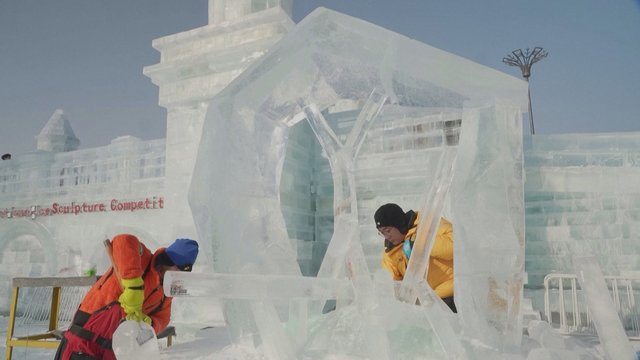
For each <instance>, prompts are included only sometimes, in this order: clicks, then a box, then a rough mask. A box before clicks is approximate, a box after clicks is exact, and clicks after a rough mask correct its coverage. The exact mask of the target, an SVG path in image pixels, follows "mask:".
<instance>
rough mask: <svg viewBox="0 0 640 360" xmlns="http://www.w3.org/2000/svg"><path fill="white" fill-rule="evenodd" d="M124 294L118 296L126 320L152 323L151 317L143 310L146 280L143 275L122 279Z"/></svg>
mask: <svg viewBox="0 0 640 360" xmlns="http://www.w3.org/2000/svg"><path fill="white" fill-rule="evenodd" d="M122 289H123V291H122V294H120V297H119V298H118V301H119V302H120V306H121V307H122V310H124V312H125V314H126V316H125V319H126V320H134V321H144V322H146V323H147V324H149V325H151V318H150V317H148V316H147V315H145V314H144V313H143V312H142V304H143V303H144V280H142V278H141V277H137V278H133V279H122Z"/></svg>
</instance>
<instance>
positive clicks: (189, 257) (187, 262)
mask: <svg viewBox="0 0 640 360" xmlns="http://www.w3.org/2000/svg"><path fill="white" fill-rule="evenodd" d="M165 251H166V253H167V256H169V259H171V261H173V263H174V264H175V265H176V266H177V267H178V268H179V269H180V270H182V271H191V268H192V267H193V264H194V263H195V262H196V258H197V257H198V243H197V242H196V241H195V240H191V239H176V241H174V242H173V244H171V245H169V247H168V248H167V249H166V250H165Z"/></svg>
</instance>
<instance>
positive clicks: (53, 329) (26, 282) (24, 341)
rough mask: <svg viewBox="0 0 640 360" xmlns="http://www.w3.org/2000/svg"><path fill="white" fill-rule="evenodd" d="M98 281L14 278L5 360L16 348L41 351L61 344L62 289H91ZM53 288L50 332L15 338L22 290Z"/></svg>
mask: <svg viewBox="0 0 640 360" xmlns="http://www.w3.org/2000/svg"><path fill="white" fill-rule="evenodd" d="M96 280H97V277H95V276H82V277H42V278H14V279H13V289H12V291H11V305H10V308H9V321H8V324H7V344H6V347H7V348H6V353H5V360H11V356H12V353H13V348H14V347H28V348H40V349H55V348H57V347H58V345H59V344H60V340H59V339H58V337H57V336H56V335H58V334H57V333H59V330H58V316H59V311H60V299H61V289H62V288H63V287H90V286H91V285H93V284H94V283H95V282H96ZM37 287H51V288H52V292H51V303H50V305H49V326H48V331H47V332H45V333H41V334H34V335H28V336H22V337H13V334H14V330H15V323H16V314H17V310H18V298H19V294H20V288H37ZM77 305H79V304H77Z"/></svg>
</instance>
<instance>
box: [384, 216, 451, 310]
mask: <svg viewBox="0 0 640 360" xmlns="http://www.w3.org/2000/svg"><path fill="white" fill-rule="evenodd" d="M374 220H375V222H376V228H377V229H378V232H379V233H380V235H382V236H384V247H385V250H384V253H383V254H382V266H383V267H384V268H385V269H387V270H388V271H389V272H391V275H392V276H393V279H394V280H396V281H399V280H402V279H403V278H404V274H405V271H406V270H407V265H408V264H409V257H410V256H411V249H412V248H413V243H414V241H415V238H416V234H417V232H418V231H417V230H418V223H419V214H418V213H416V212H414V211H413V210H409V211H408V212H406V213H405V212H404V211H403V210H402V208H401V207H400V206H398V205H397V204H385V205H382V206H381V207H380V208H378V210H377V211H376V212H375V214H374ZM425 279H426V280H427V283H429V286H431V288H432V289H433V290H434V291H435V292H436V294H437V295H438V296H439V297H440V298H441V299H442V300H443V301H444V302H445V304H447V305H448V306H449V308H450V309H451V310H452V311H453V312H457V309H456V305H455V303H454V300H453V225H451V223H450V222H449V221H448V220H446V219H445V218H441V219H440V226H439V228H438V232H437V233H436V237H435V242H434V243H433V247H432V249H431V254H430V255H429V270H428V271H427V274H426V276H425Z"/></svg>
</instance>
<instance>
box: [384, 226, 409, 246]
mask: <svg viewBox="0 0 640 360" xmlns="http://www.w3.org/2000/svg"><path fill="white" fill-rule="evenodd" d="M378 234H380V236H383V237H384V239H385V240H388V241H389V242H390V243H392V244H393V245H398V244H400V243H401V242H403V241H404V235H403V234H402V233H401V232H400V230H398V228H397V227H394V226H381V227H379V228H378Z"/></svg>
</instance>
